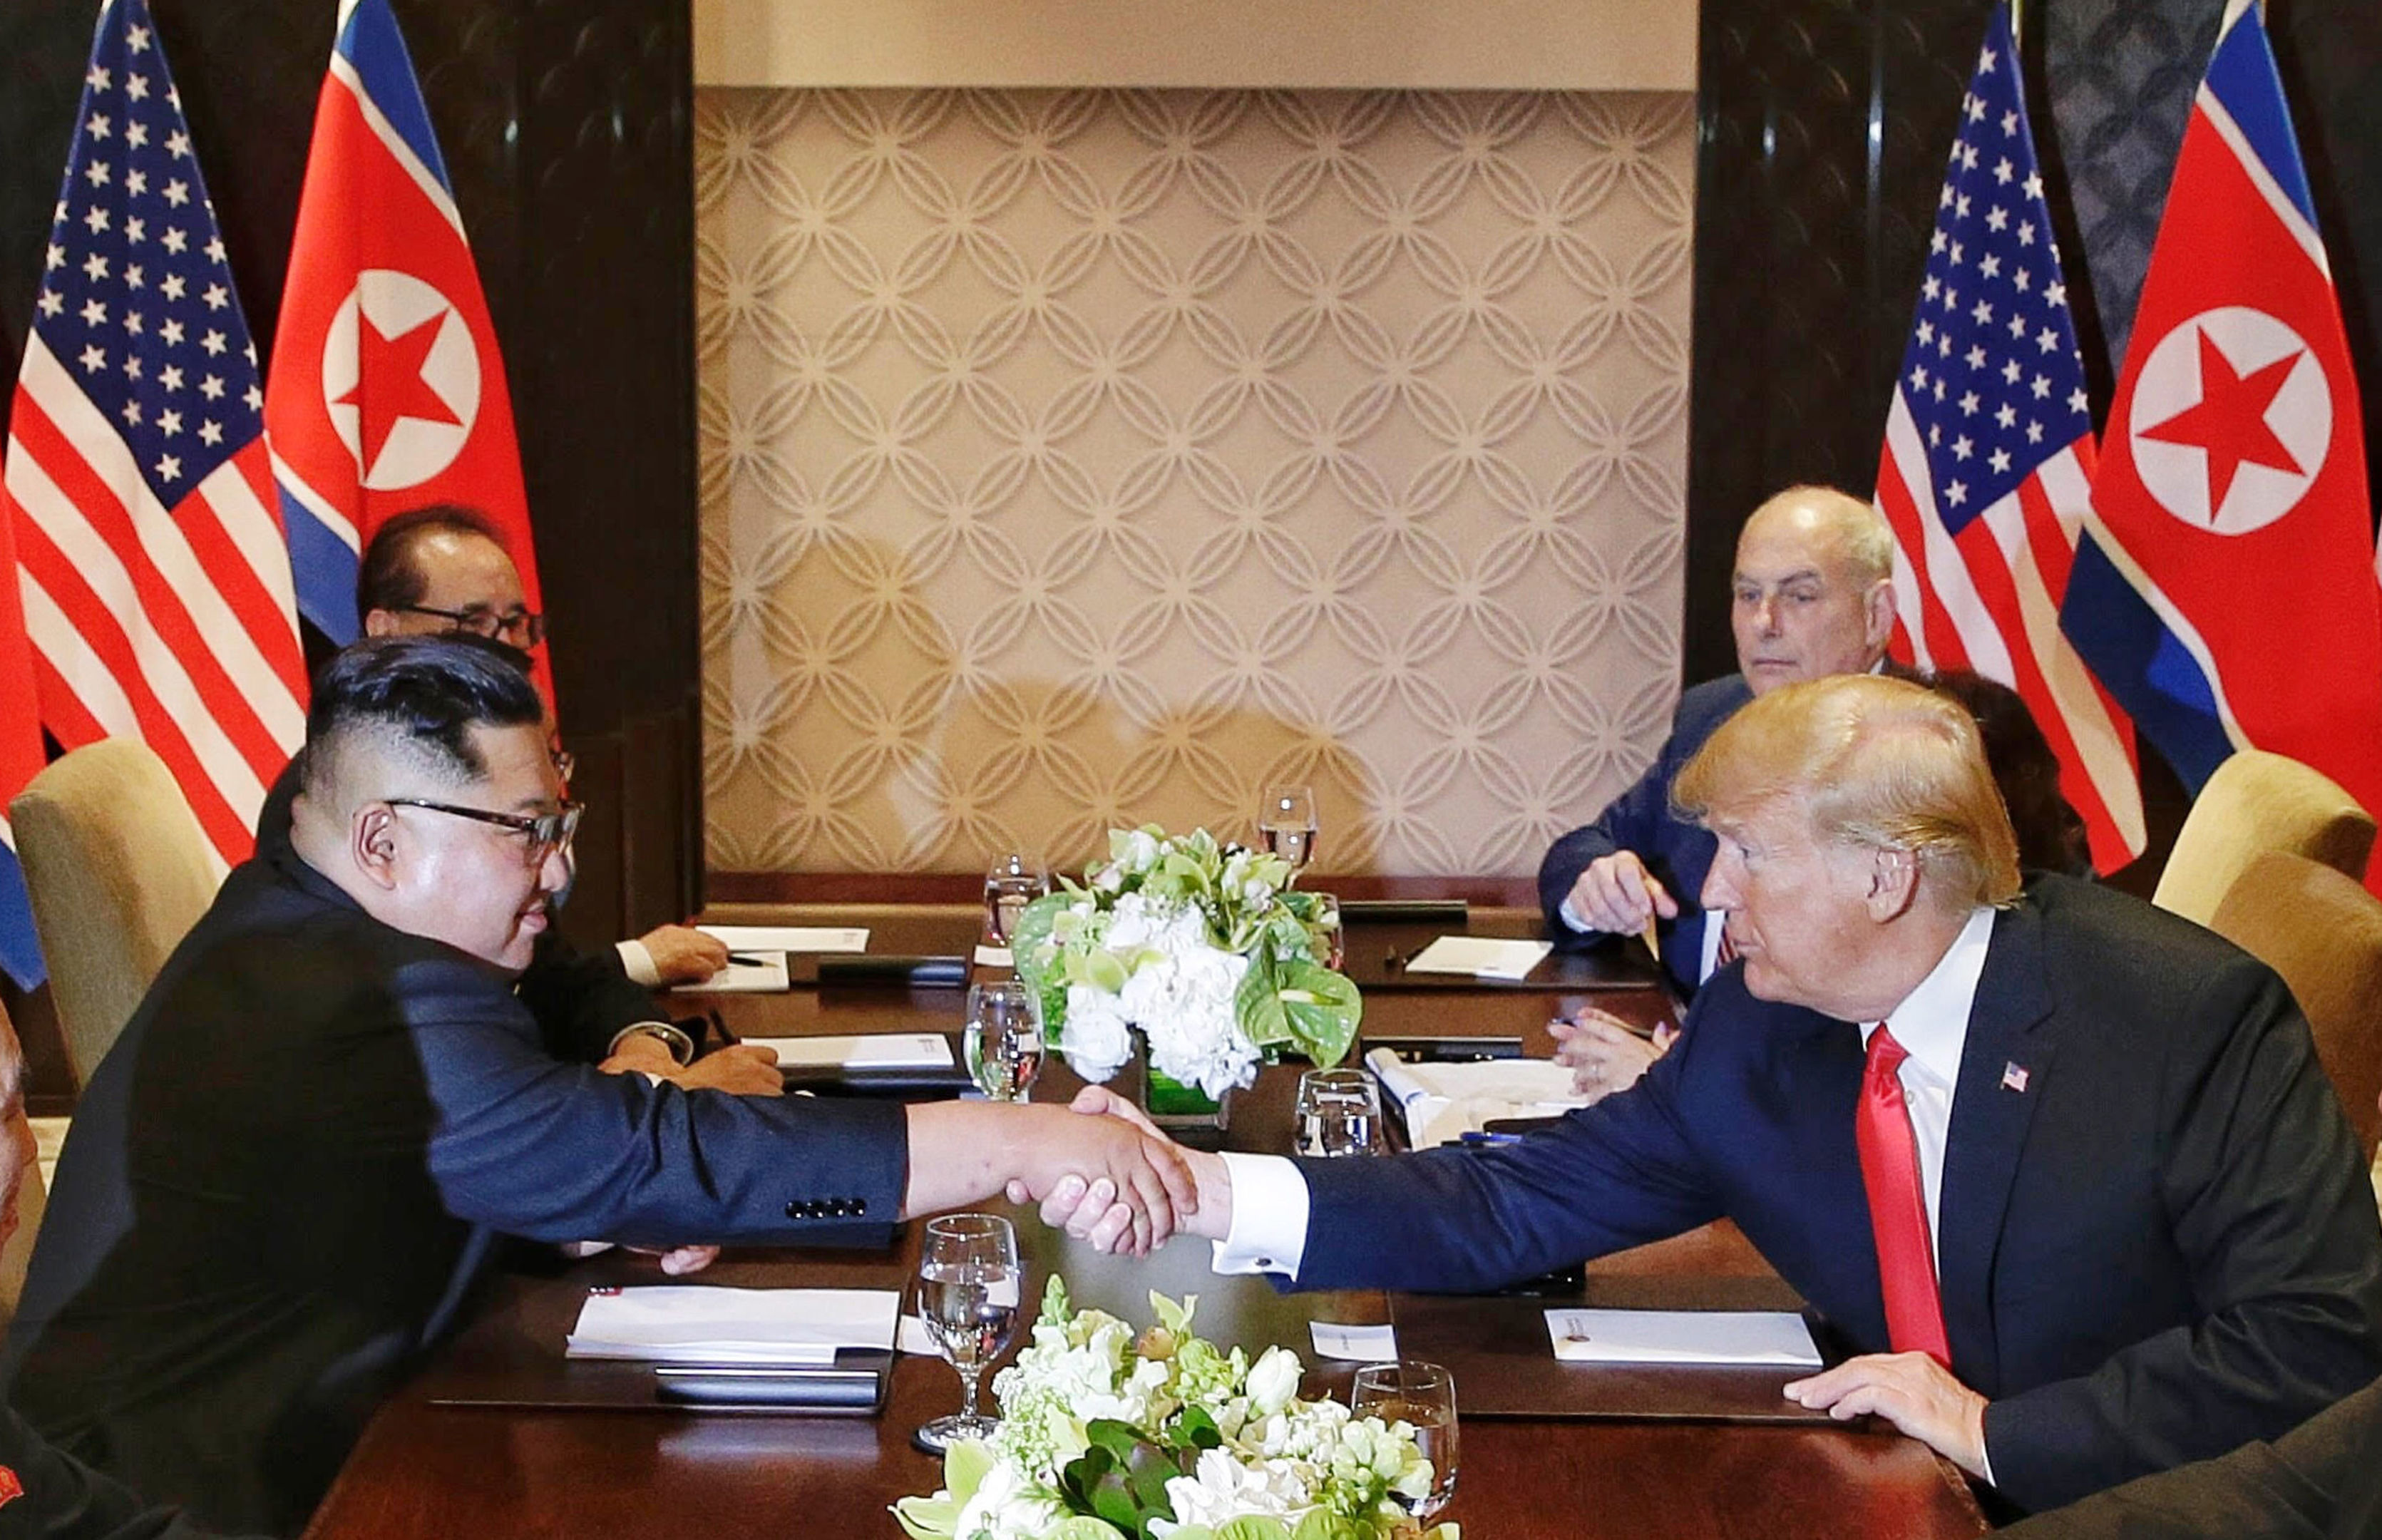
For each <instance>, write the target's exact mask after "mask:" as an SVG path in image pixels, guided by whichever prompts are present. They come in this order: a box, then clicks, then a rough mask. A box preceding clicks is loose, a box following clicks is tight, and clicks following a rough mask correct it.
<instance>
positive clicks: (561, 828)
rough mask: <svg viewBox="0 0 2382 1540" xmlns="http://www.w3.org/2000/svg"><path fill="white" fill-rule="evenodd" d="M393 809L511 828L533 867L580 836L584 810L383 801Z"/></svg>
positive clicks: (399, 799) (571, 805) (405, 799)
mask: <svg viewBox="0 0 2382 1540" xmlns="http://www.w3.org/2000/svg"><path fill="white" fill-rule="evenodd" d="M383 800H384V801H386V802H387V804H388V805H389V806H390V807H419V808H421V809H423V810H424V812H430V813H445V814H447V815H448V817H450V818H459V819H472V820H473V822H475V823H489V824H494V825H496V827H497V828H499V829H510V831H512V832H514V833H516V834H519V835H520V836H521V837H522V844H523V845H524V847H525V857H526V859H527V860H528V862H529V864H530V865H531V866H533V867H542V866H544V865H545V864H546V857H548V856H552V855H553V854H554V853H555V852H556V851H558V850H568V849H570V848H571V840H572V839H573V838H575V837H576V836H577V835H578V833H579V815H580V814H582V813H583V812H585V811H586V810H587V809H586V808H585V807H583V805H582V804H580V803H576V802H565V803H563V805H562V807H561V809H560V810H559V811H558V812H552V813H537V814H534V815H533V814H529V813H497V812H491V811H490V810H489V809H487V808H485V807H456V806H455V805H454V804H453V803H451V802H429V801H425V800H424V799H423V798H421V797H418V796H392V797H385V798H383Z"/></svg>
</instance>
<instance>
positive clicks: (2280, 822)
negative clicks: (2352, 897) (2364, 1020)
mask: <svg viewBox="0 0 2382 1540" xmlns="http://www.w3.org/2000/svg"><path fill="white" fill-rule="evenodd" d="M2373 849H2374V819H2373V816H2372V815H2371V814H2369V813H2367V812H2366V810H2365V809H2364V808H2363V807H2359V806H2358V805H2357V799H2356V798H2355V797H2353V796H2351V795H2349V794H2348V793H2347V792H2344V791H2342V790H2341V789H2340V787H2339V785H2337V784H2335V783H2334V782H2332V780H2331V779H2330V778H2328V777H2327V776H2326V775H2324V774H2323V773H2322V772H2321V771H2318V770H2310V769H2309V768H2308V767H2307V766H2305V765H2302V764H2301V763H2300V762H2299V761H2298V760H2296V759H2286V758H2283V757H2282V756H2281V755H2279V754H2268V753H2265V751H2263V750H2260V749H2254V748H2245V749H2241V750H2240V751H2238V752H2236V753H2235V754H2234V755H2233V757H2232V758H2229V759H2227V760H2226V761H2225V762H2224V763H2223V764H2221V765H2219V766H2217V767H2216V773H2215V774H2214V775H2211V776H2210V777H2209V778H2208V783H2207V784H2206V785H2204V786H2203V787H2201V788H2200V795H2199V796H2198V797H2197V798H2196V799H2194V800H2193V802H2192V811H2191V812H2190V813H2189V814H2187V815H2185V818H2184V820H2183V829H2182V831H2181V832H2179V833H2178V834H2177V836H2176V841H2175V852H2174V854H2173V855H2171V856H2168V857H2167V869H2166V871H2164V872H2163V873H2161V874H2160V877H2159V884H2158V891H2157V892H2156V893H2153V894H2152V895H2151V902H2152V903H2154V904H2155V905H2157V906H2159V907H2160V908H2162V909H2165V910H2167V911H2168V912H2169V913H2171V914H2179V915H2181V916H2182V917H2183V918H2186V919H2189V920H2192V921H2194V922H2196V923H2198V924H2201V925H2206V924H2207V923H2208V922H2209V921H2210V920H2211V919H2212V918H2215V917H2216V906H2218V905H2219V904H2222V903H2223V902H2225V895H2226V894H2227V893H2230V892H2231V891H2232V888H2233V884H2234V883H2235V882H2236V881H2240V880H2241V874H2242V873H2243V872H2244V871H2246V870H2248V869H2249V867H2250V863H2251V862H2252V861H2253V860H2255V859H2256V858H2257V857H2258V856H2260V855H2261V854H2262V853H2264V852H2265V851H2269V850H2288V851H2290V852H2291V853H2292V854H2294V855H2298V856H2306V857H2307V858H2308V859H2309V860H2311V861H2320V862H2322V863H2323V864H2324V865H2326V866H2328V867H2330V868H2332V869H2334V870H2335V871H2339V872H2345V873H2347V874H2348V875H2349V876H2350V877H2351V878H2354V879H2357V880H2359V881H2363V880H2364V876H2365V858H2366V856H2368V855H2369V854H2370V853H2371V852H2372V851H2373Z"/></svg>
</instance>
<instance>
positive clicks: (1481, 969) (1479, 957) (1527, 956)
mask: <svg viewBox="0 0 2382 1540" xmlns="http://www.w3.org/2000/svg"><path fill="white" fill-rule="evenodd" d="M1554 949H1555V947H1554V942H1542V941H1508V940H1505V939H1504V938H1502V937H1498V936H1442V937H1440V938H1439V939H1438V940H1437V941H1435V942H1431V943H1430V945H1429V946H1426V947H1424V948H1423V949H1422V950H1421V951H1420V952H1418V953H1416V954H1415V955H1413V956H1411V957H1409V958H1407V959H1406V971H1407V972H1408V973H1463V974H1468V975H1470V976H1471V977H1473V978H1475V979H1504V981H1506V982H1507V983H1516V982H1519V981H1520V980H1521V979H1524V978H1526V977H1528V976H1529V971H1530V969H1532V968H1534V967H1538V966H1539V964H1540V962H1541V960H1542V959H1543V958H1544V957H1545V956H1546V955H1547V954H1548V953H1550V952H1553V950H1554Z"/></svg>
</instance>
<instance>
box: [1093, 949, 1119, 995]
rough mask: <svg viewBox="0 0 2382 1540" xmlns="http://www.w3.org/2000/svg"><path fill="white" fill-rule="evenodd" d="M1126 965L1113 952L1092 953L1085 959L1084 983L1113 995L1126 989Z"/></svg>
mask: <svg viewBox="0 0 2382 1540" xmlns="http://www.w3.org/2000/svg"><path fill="white" fill-rule="evenodd" d="M1126 978H1127V974H1126V973H1125V968H1124V964H1123V961H1121V960H1120V959H1119V958H1118V957H1117V955H1116V954H1115V953H1113V952H1108V951H1100V952H1095V953H1092V954H1091V955H1089V956H1087V957H1086V958H1085V959H1084V981H1085V982H1087V983H1088V984H1090V985H1092V986H1093V987H1094V988H1095V989H1100V990H1105V991H1107V992H1109V993H1111V994H1114V993H1116V992H1117V991H1119V990H1121V989H1123V988H1124V981H1125V979H1126Z"/></svg>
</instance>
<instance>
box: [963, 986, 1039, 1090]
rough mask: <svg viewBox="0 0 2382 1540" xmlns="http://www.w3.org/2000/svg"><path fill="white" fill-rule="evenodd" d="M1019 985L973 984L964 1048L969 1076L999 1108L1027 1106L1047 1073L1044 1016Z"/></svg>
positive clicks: (1028, 991)
mask: <svg viewBox="0 0 2382 1540" xmlns="http://www.w3.org/2000/svg"><path fill="white" fill-rule="evenodd" d="M1035 1004H1036V1003H1035V999H1034V992H1033V991H1032V990H1030V989H1028V988H1026V987H1025V981H1024V980H1023V979H996V980H993V981H992V982H989V983H983V984H971V985H969V986H968V994H967V1029H966V1031H965V1032H964V1034H963V1036H962V1038H961V1042H962V1044H963V1046H964V1049H965V1051H966V1053H967V1066H968V1075H969V1077H970V1078H973V1079H974V1080H975V1081H976V1087H977V1089H978V1090H982V1091H983V1092H984V1093H985V1094H986V1095H987V1096H989V1097H991V1098H992V1099H993V1100H994V1101H996V1102H1023V1101H1025V1100H1026V1094H1025V1093H1026V1092H1027V1091H1029V1090H1032V1089H1033V1088H1034V1078H1035V1077H1036V1076H1038V1075H1039V1074H1041V1073H1042V1013H1041V1012H1040V1011H1038V1010H1037V1009H1035Z"/></svg>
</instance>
